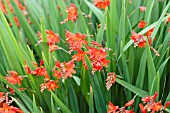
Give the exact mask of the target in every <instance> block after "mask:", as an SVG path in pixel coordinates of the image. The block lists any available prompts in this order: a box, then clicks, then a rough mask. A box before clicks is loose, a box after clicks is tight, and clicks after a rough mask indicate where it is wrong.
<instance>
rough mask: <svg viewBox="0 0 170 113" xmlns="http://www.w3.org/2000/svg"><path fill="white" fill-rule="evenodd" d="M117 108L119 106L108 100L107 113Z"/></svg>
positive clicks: (112, 112) (111, 112) (114, 112)
mask: <svg viewBox="0 0 170 113" xmlns="http://www.w3.org/2000/svg"><path fill="white" fill-rule="evenodd" d="M118 109H119V106H114V105H113V104H112V103H111V102H109V105H108V110H107V113H116V111H117V110H118Z"/></svg>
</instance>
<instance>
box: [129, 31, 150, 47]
mask: <svg viewBox="0 0 170 113" xmlns="http://www.w3.org/2000/svg"><path fill="white" fill-rule="evenodd" d="M146 38H147V37H146V36H143V35H141V34H137V33H136V32H134V31H133V32H132V36H131V39H132V40H133V41H134V47H137V46H139V47H140V48H143V47H145V46H146ZM148 42H149V45H151V44H152V40H151V38H150V37H148Z"/></svg>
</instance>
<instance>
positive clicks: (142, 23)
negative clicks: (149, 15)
mask: <svg viewBox="0 0 170 113" xmlns="http://www.w3.org/2000/svg"><path fill="white" fill-rule="evenodd" d="M145 26H146V22H145V21H143V20H141V21H140V22H139V24H138V27H139V28H144V27H145Z"/></svg>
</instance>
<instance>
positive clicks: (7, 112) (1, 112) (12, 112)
mask: <svg viewBox="0 0 170 113" xmlns="http://www.w3.org/2000/svg"><path fill="white" fill-rule="evenodd" d="M0 113H24V112H23V111H21V110H20V109H19V108H17V107H14V106H9V105H8V104H7V103H3V106H2V108H0Z"/></svg>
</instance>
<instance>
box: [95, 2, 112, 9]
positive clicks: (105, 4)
mask: <svg viewBox="0 0 170 113" xmlns="http://www.w3.org/2000/svg"><path fill="white" fill-rule="evenodd" d="M94 5H95V6H96V7H98V8H100V9H102V8H103V9H106V8H107V7H108V6H109V5H110V0H94Z"/></svg>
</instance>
